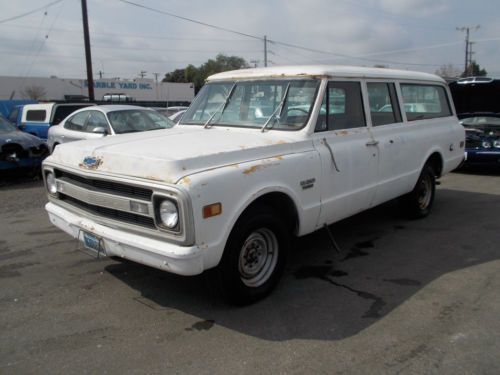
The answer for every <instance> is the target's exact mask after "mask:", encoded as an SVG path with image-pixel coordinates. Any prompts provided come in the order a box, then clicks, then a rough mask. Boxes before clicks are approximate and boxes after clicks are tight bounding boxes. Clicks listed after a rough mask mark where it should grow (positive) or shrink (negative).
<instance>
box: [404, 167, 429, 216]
mask: <svg viewBox="0 0 500 375" xmlns="http://www.w3.org/2000/svg"><path fill="white" fill-rule="evenodd" d="M435 194H436V174H435V172H434V169H433V168H432V167H431V166H430V165H429V164H426V165H425V166H424V168H423V169H422V172H420V176H419V177H418V180H417V183H416V184H415V187H414V188H413V190H412V191H411V192H410V193H408V194H406V195H405V196H404V197H403V202H404V207H405V211H406V214H407V215H408V216H409V217H410V218H411V219H420V218H423V217H426V216H427V215H429V213H430V212H431V209H432V205H433V203H434V196H435Z"/></svg>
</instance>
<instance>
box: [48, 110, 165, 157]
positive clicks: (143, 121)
mask: <svg viewBox="0 0 500 375" xmlns="http://www.w3.org/2000/svg"><path fill="white" fill-rule="evenodd" d="M172 126H174V122H173V121H172V120H170V119H168V118H167V117H165V116H164V115H162V114H160V113H158V112H156V111H154V110H152V109H148V108H143V107H138V106H132V105H103V106H96V107H87V108H83V109H80V110H78V111H76V112H73V113H72V114H71V115H70V116H68V117H66V118H65V119H64V120H63V121H61V123H60V124H59V125H55V126H52V127H50V129H49V135H48V140H47V144H48V146H49V149H50V151H51V152H52V151H54V149H55V148H56V146H57V145H58V144H61V143H67V142H72V141H78V140H82V139H95V138H101V137H104V136H106V135H117V134H124V133H133V132H142V131H149V130H156V129H168V128H171V127H172Z"/></svg>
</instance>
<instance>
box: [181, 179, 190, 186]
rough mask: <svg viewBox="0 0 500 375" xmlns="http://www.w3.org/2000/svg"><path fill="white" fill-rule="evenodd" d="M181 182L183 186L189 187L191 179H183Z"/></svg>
mask: <svg viewBox="0 0 500 375" xmlns="http://www.w3.org/2000/svg"><path fill="white" fill-rule="evenodd" d="M181 181H182V183H183V184H184V185H189V184H190V183H191V179H190V178H189V177H184V178H183V179H182V180H181Z"/></svg>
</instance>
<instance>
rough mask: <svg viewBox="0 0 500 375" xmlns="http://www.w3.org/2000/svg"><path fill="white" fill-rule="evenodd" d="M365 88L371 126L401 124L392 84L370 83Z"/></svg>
mask: <svg viewBox="0 0 500 375" xmlns="http://www.w3.org/2000/svg"><path fill="white" fill-rule="evenodd" d="M367 87H368V101H369V103H370V114H371V118H372V124H373V126H380V125H386V124H394V123H396V122H401V112H400V110H399V105H398V101H397V96H396V89H395V87H394V83H383V82H380V83H379V82H376V83H374V82H370V83H367Z"/></svg>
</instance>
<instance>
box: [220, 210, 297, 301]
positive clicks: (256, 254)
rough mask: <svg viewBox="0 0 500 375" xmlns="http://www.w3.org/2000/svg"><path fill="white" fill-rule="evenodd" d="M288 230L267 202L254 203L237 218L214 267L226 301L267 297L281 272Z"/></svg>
mask: <svg viewBox="0 0 500 375" xmlns="http://www.w3.org/2000/svg"><path fill="white" fill-rule="evenodd" d="M289 248H290V230H289V228H288V227H287V225H286V224H285V222H284V221H283V220H280V219H279V216H278V215H277V213H276V212H275V211H274V210H272V209H271V208H270V207H268V206H263V205H259V206H255V207H253V208H250V209H249V210H248V211H246V212H245V213H243V215H242V216H241V217H240V219H238V221H237V222H236V225H235V226H234V228H233V230H232V232H231V234H230V235H229V239H228V241H227V243H226V247H225V249H224V254H223V256H222V260H221V263H220V264H219V266H218V268H217V271H218V272H217V273H218V281H219V286H220V289H221V291H222V293H223V295H224V297H225V298H226V299H227V300H228V302H230V303H232V304H235V305H247V304H250V303H253V302H255V301H258V300H260V299H262V298H264V297H266V296H267V295H268V294H269V293H270V292H271V291H272V290H273V289H274V287H275V286H276V285H277V284H278V281H279V279H280V278H281V275H282V274H283V271H284V268H285V263H286V258H287V255H288V252H289Z"/></svg>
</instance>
